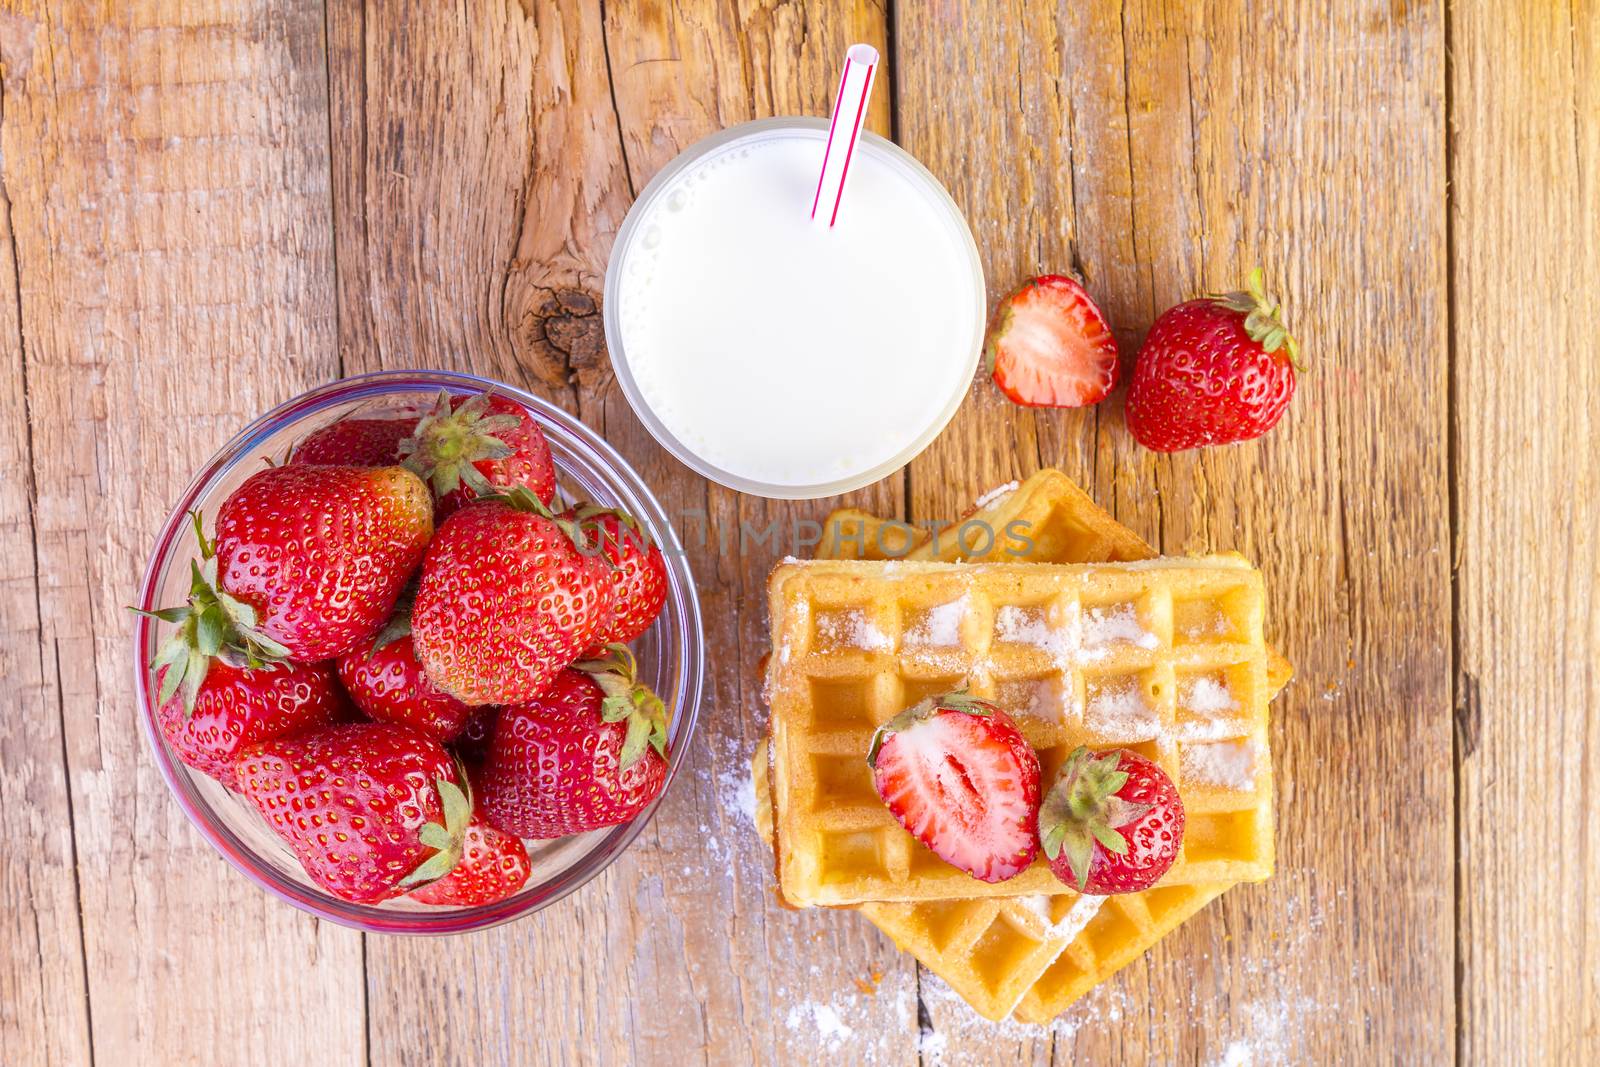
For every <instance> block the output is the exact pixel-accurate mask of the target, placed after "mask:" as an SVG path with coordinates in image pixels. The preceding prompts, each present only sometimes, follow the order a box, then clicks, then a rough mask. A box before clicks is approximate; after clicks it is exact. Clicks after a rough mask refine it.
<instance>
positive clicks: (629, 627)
mask: <svg viewBox="0 0 1600 1067" xmlns="http://www.w3.org/2000/svg"><path fill="white" fill-rule="evenodd" d="M564 517H565V518H569V519H571V520H573V521H574V522H579V523H590V524H592V525H593V529H594V530H595V533H596V536H597V537H598V538H599V541H600V547H601V550H602V551H603V552H604V553H605V557H606V561H607V562H608V563H610V564H611V587H612V592H613V596H612V599H611V612H610V615H609V617H608V619H607V621H606V624H605V626H604V628H603V630H602V633H601V635H600V637H599V638H598V639H596V641H595V647H594V649H592V650H591V651H590V652H589V653H586V656H587V657H589V658H593V657H596V656H598V655H600V654H601V649H602V648H603V647H604V646H605V645H609V644H624V645H625V644H627V643H628V642H630V641H632V640H633V639H634V638H636V637H638V636H639V635H640V634H642V633H644V632H645V631H646V630H648V629H649V628H650V624H651V623H653V622H655V621H656V616H658V615H660V614H661V608H662V607H663V606H664V605H665V604H666V602H667V562H666V559H665V558H664V557H663V556H662V554H661V548H660V546H659V545H657V544H656V543H655V541H654V539H652V538H651V536H650V534H649V533H648V532H646V531H645V528H644V526H643V525H642V524H641V523H640V522H639V520H638V519H636V518H634V517H633V516H632V515H629V514H628V513H627V512H625V511H621V510H619V509H617V508H606V507H600V506H598V505H595V504H582V505H579V506H578V507H576V508H573V509H572V510H570V511H568V512H566V513H564Z"/></svg>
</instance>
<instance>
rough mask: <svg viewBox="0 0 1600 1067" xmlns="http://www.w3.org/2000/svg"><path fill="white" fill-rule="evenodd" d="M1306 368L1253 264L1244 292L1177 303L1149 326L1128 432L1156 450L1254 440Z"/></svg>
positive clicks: (1283, 406)
mask: <svg viewBox="0 0 1600 1067" xmlns="http://www.w3.org/2000/svg"><path fill="white" fill-rule="evenodd" d="M1304 369H1305V366H1304V364H1303V363H1302V362H1301V360H1300V349H1299V346H1298V345H1297V344H1296V343H1295V339H1294V338H1293V337H1291V336H1290V335H1289V331H1288V330H1287V329H1286V328H1285V327H1284V324H1283V319H1282V308H1281V307H1280V305H1279V304H1278V303H1277V302H1276V301H1274V300H1273V299H1272V298H1271V297H1269V296H1268V295H1267V291H1266V283H1265V281H1264V278H1263V275H1262V272H1261V268H1259V267H1257V268H1256V269H1255V270H1253V271H1251V272H1250V278H1249V281H1248V282H1247V283H1246V286H1245V288H1244V290H1242V291H1240V292H1234V293H1226V294H1222V295H1220V296H1211V297H1207V298H1206V299H1204V300H1190V301H1188V302H1187V303H1183V304H1179V305H1178V306H1176V307H1173V308H1169V309H1168V310H1167V311H1165V312H1163V313H1162V315H1161V317H1160V318H1158V319H1157V320H1156V322H1155V325H1154V326H1152V327H1150V332H1149V334H1147V335H1146V336H1145V340H1144V345H1143V346H1142V347H1140V349H1139V358H1138V361H1137V363H1136V364H1135V366H1134V371H1133V384H1132V385H1131V386H1130V387H1129V389H1128V406H1127V416H1128V429H1129V430H1130V431H1132V433H1133V436H1134V438H1135V439H1136V440H1137V441H1138V442H1139V443H1140V444H1141V445H1143V446H1144V447H1146V448H1148V449H1151V450H1153V451H1156V452H1178V451H1182V450H1184V449H1189V448H1199V447H1202V446H1204V445H1225V444H1232V443H1234V442H1237V441H1249V440H1252V439H1254V438H1257V437H1260V436H1261V435H1262V434H1264V433H1266V432H1267V431H1268V430H1270V429H1272V428H1273V427H1274V426H1276V425H1277V424H1278V421H1279V420H1280V419H1282V418H1283V414H1284V412H1285V411H1287V410H1288V408H1289V401H1290V400H1291V399H1292V398H1293V397H1294V390H1295V381H1296V379H1295V374H1296V372H1297V371H1303V370H1304Z"/></svg>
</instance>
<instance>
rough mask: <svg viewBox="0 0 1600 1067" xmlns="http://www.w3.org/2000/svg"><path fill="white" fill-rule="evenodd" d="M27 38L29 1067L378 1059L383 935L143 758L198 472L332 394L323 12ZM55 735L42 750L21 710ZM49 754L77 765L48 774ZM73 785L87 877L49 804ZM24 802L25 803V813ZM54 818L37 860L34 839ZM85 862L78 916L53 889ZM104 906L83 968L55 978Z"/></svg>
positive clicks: (249, 9) (11, 642)
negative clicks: (170, 572) (167, 585)
mask: <svg viewBox="0 0 1600 1067" xmlns="http://www.w3.org/2000/svg"><path fill="white" fill-rule="evenodd" d="M5 33H6V38H5V39H6V42H7V47H6V52H5V75H4V76H5V82H4V90H5V101H4V123H3V127H0V148H3V151H4V170H3V178H4V188H5V191H6V195H7V199H8V201H9V214H10V231H11V232H10V238H11V240H10V247H11V248H12V249H13V250H14V258H15V265H16V278H17V286H16V288H15V289H9V290H8V293H10V294H11V296H12V297H13V298H14V296H15V294H16V293H17V292H20V305H19V306H20V311H21V315H20V337H21V351H22V355H23V357H24V361H23V364H22V366H21V368H20V371H21V375H22V376H23V377H24V378H25V380H26V383H27V405H28V414H29V426H30V427H31V451H30V455H29V456H28V457H26V458H25V459H24V461H23V464H22V466H21V468H20V469H21V470H22V471H23V472H25V473H24V474H23V476H22V477H21V478H17V477H12V478H8V479H7V481H8V483H9V488H8V489H7V490H6V493H7V495H6V497H5V500H6V502H7V503H6V507H7V510H8V518H9V517H11V516H12V515H15V514H16V508H17V506H18V503H19V501H18V500H17V498H16V496H15V490H16V489H17V488H20V487H26V488H27V490H28V491H29V493H30V497H31V499H30V500H29V501H28V503H29V505H31V515H32V527H33V528H32V534H33V538H34V542H35V547H34V551H35V552H36V554H37V567H38V570H37V575H38V579H37V600H36V603H37V615H36V616H35V614H34V611H33V610H32V606H31V605H30V604H29V603H28V601H29V599H30V598H29V597H28V595H27V594H26V591H24V592H23V594H22V595H21V596H20V597H19V596H18V594H17V593H16V592H15V591H13V590H12V589H11V588H10V586H9V585H8V592H7V604H8V607H9V605H11V604H12V603H16V602H17V601H18V600H19V599H20V600H21V601H22V604H23V607H24V609H25V610H24V611H23V612H22V613H20V614H19V615H17V616H12V615H11V613H10V611H9V610H8V611H7V613H6V622H7V626H6V629H7V638H6V641H7V656H8V659H10V657H12V656H15V657H16V658H15V659H10V663H9V664H8V666H14V667H15V668H16V671H17V673H16V675H13V674H12V671H11V670H10V669H8V670H7V671H6V674H7V682H6V685H7V687H8V689H7V691H8V693H10V692H16V693H17V695H18V696H19V697H20V698H21V699H22V706H21V707H20V708H8V712H7V716H6V718H7V720H8V725H7V726H6V727H4V728H0V729H5V730H6V731H7V733H8V734H9V735H11V736H12V738H14V740H8V741H7V746H6V783H7V784H6V801H7V803H6V809H7V815H6V818H7V819H8V822H7V824H6V829H7V830H8V832H11V833H16V834H18V835H19V837H20V835H23V834H27V835H28V836H25V837H20V839H21V840H22V841H24V843H25V847H26V845H27V843H30V842H32V841H34V840H37V842H38V844H37V846H34V847H31V848H30V852H31V853H32V855H31V860H32V863H31V864H30V866H29V870H30V871H31V874H30V875H29V876H28V877H29V880H30V882H31V885H29V886H28V887H27V889H26V891H24V892H22V893H21V894H20V895H18V896H13V895H11V891H10V890H11V889H12V888H13V886H14V883H13V877H14V876H13V875H12V874H11V873H10V868H9V866H8V874H7V885H8V892H7V902H6V912H7V915H8V919H7V926H8V927H10V926H11V925H12V924H13V923H14V922H15V920H13V919H11V918H10V916H11V915H12V914H13V913H12V908H13V907H14V906H20V907H21V908H23V909H29V908H32V909H33V910H34V913H35V914H36V915H37V925H38V934H37V936H36V940H37V941H38V942H39V953H40V963H41V966H42V967H43V968H44V971H45V973H44V974H43V975H42V976H40V977H38V978H36V979H35V982H36V983H41V984H42V991H41V994H40V995H36V994H34V993H32V992H29V991H28V990H27V989H22V990H19V992H20V993H21V994H22V996H21V998H20V999H19V1000H18V1001H17V1002H16V1003H15V1011H16V1012H17V1013H18V1014H19V1015H20V1013H22V1012H24V1011H27V1012H29V1013H30V1015H31V1016H33V1017H30V1018H26V1019H22V1018H19V1019H17V1020H15V1021H13V1020H12V1018H11V1013H12V1011H13V1008H12V1001H11V1000H10V998H9V996H8V997H7V1009H6V1010H7V1018H8V1022H7V1032H8V1035H9V1033H10V1032H11V1030H12V1028H13V1027H17V1026H21V1027H25V1028H29V1029H31V1030H33V1031H34V1033H35V1034H36V1035H37V1037H38V1038H40V1039H41V1040H40V1041H39V1043H37V1044H36V1043H34V1042H33V1041H30V1040H28V1039H27V1037H28V1035H27V1034H26V1033H25V1034H24V1040H23V1042H22V1044H21V1045H20V1046H16V1045H12V1044H10V1043H9V1042H8V1044H7V1052H6V1053H5V1054H4V1057H3V1058H5V1059H6V1060H7V1061H8V1062H9V1061H11V1060H12V1059H13V1052H14V1050H16V1049H18V1048H20V1056H21V1058H22V1060H23V1061H24V1062H31V1061H38V1062H59V1063H65V1064H80V1063H86V1062H88V1056H87V1050H86V1049H85V1048H84V1032H85V1025H86V1022H87V1026H88V1033H89V1035H91V1036H92V1040H93V1044H94V1051H95V1056H96V1058H97V1059H98V1061H99V1062H102V1063H132V1062H148V1063H222V1062H227V1063H263V1064H265V1063H283V1062H300V1061H307V1060H310V1059H311V1058H313V1050H326V1051H327V1053H328V1054H329V1055H331V1056H332V1057H334V1058H335V1059H343V1060H346V1061H348V1060H350V1059H353V1058H356V1057H359V1056H360V1055H361V1054H362V1041H363V1038H362V1030H361V1013H360V1005H361V998H362V982H361V959H360V941H359V938H358V937H356V936H355V935H352V934H350V933H348V932H346V931H340V930H334V929H330V928H327V927H322V926H319V925H318V924H317V923H316V922H314V921H312V920H311V919H309V918H308V917H306V916H304V915H302V914H300V913H298V912H295V911H293V910H291V909H288V908H285V907H283V906H282V905H280V904H278V903H277V902H275V901H272V900H270V899H268V898H267V897H266V896H264V895H263V894H262V893H261V892H260V891H258V890H257V889H255V888H254V887H253V886H251V885H250V884H249V883H248V882H246V881H245V880H244V879H242V878H240V877H239V876H238V875H237V874H236V873H234V872H233V871H232V870H231V869H230V868H228V867H227V866H226V864H224V863H223V862H222V860H221V859H220V857H218V856H217V855H216V853H215V852H214V851H213V850H212V849H211V847H210V846H209V845H208V844H206V843H205V842H203V841H202V840H201V839H200V838H199V836H198V835H197V834H195V833H194V832H192V831H191V830H190V828H189V826H188V824H187V822H186V821H185V819H184V816H183V814H182V812H181V811H180V809H179V808H178V806H177V805H176V804H174V803H172V802H171V800H170V799H169V797H168V794H167V789H166V786H165V784H164V783H163V782H162V781H161V779H160V777H159V775H158V774H157V773H156V771H155V768H154V766H153V765H152V764H151V762H150V761H149V759H148V757H147V754H146V752H145V745H144V740H143V739H142V738H141V737H140V736H139V728H138V725H137V715H136V712H135V708H134V700H133V689H132V681H133V679H132V677H131V669H132V668H131V665H130V655H129V652H130V641H129V637H128V633H129V623H128V621H127V620H128V615H127V613H126V612H125V611H124V610H123V607H122V605H123V604H124V603H125V602H127V601H128V600H131V599H132V598H133V593H134V589H135V585H136V582H137V579H138V576H139V574H140V572H141V571H142V568H143V565H144V562H145V556H146V553H147V552H148V550H149V545H150V540H151V536H152V533H153V532H154V531H155V530H156V529H157V528H158V527H159V525H160V523H161V522H162V520H163V519H164V518H165V514H166V509H167V508H168V507H169V506H170V502H171V501H172V500H173V499H174V498H175V497H176V496H177V495H178V492H179V490H180V489H181V488H182V487H183V485H184V484H185V483H186V482H187V481H188V479H189V477H190V475H191V473H192V471H193V470H194V469H195V468H196V467H197V466H198V465H199V464H200V463H201V462H202V461H203V460H204V459H205V457H206V456H207V455H209V454H210V453H211V452H212V451H213V450H214V449H215V448H216V447H217V445H218V443H219V442H221V441H223V440H224V439H226V438H227V437H228V436H230V435H231V434H232V433H233V432H234V431H235V430H237V429H238V428H239V427H240V426H241V425H242V424H243V423H244V422H245V421H246V420H247V419H248V418H249V417H251V415H252V413H255V412H259V411H261V410H264V409H265V408H267V407H270V406H271V405H273V404H275V403H277V402H279V401H280V400H283V399H285V398H287V397H288V396H289V395H292V394H293V393H295V392H297V391H299V390H301V389H303V388H305V387H306V386H308V385H309V384H311V383H312V382H315V381H321V380H325V379H326V378H328V377H329V376H331V375H332V374H333V373H334V370H335V365H334V346H333V292H332V277H333V275H332V262H331V259H332V244H331V240H330V235H331V227H330V225H329V219H328V185H327V169H326V164H325V161H324V158H323V157H324V153H325V152H326V141H327V122H326V103H325V81H324V78H323V76H322V74H321V58H320V57H321V23H320V8H319V7H317V6H314V5H307V4H300V5H292V6H285V5H281V4H267V3H259V4H258V3H251V2H244V0H239V2H233V3H223V2H215V3H204V4H200V3H195V4H184V5H182V7H181V9H180V8H179V6H178V5H174V4H157V3H129V4H118V5H113V6H110V7H108V6H107V5H102V4H90V3H68V4H60V3H49V4H37V5H31V4H30V5H24V9H23V10H21V11H18V12H14V13H13V14H12V15H10V16H8V19H7V23H6V30H5ZM23 37H27V38H31V56H26V57H25V56H24V55H23V54H22V53H20V52H19V51H17V49H16V47H15V46H16V42H17V41H18V40H19V39H21V38H23ZM0 314H6V313H0ZM8 318H9V316H8ZM9 325H10V326H11V331H9V334H10V335H9V336H8V339H7V341H6V342H5V343H6V345H7V351H8V352H12V353H15V351H16V349H15V348H14V347H11V346H12V345H14V344H15V336H16V331H17V329H18V327H19V324H18V322H17V321H16V320H15V319H14V318H10V319H9ZM18 369H19V368H17V367H15V366H13V365H8V367H7V371H6V373H7V374H8V375H10V376H12V380H13V381H15V380H16V378H15V376H16V374H17V371H18ZM7 403H8V404H9V403H10V401H8V402H7ZM8 432H9V423H8ZM7 447H14V446H13V445H8V446H7ZM30 465H31V471H30V470H29V467H30ZM10 546H11V542H10V541H9V539H8V545H7V549H6V552H7V557H6V558H7V560H8V576H9V574H10V559H11V555H10V553H11V551H12V549H11V547H10ZM30 619H36V620H37V621H36V622H34V621H29V620H30ZM13 627H14V628H13ZM30 630H31V631H32V633H31V634H30V633H29V631H30ZM24 637H28V638H31V640H32V642H33V644H34V647H33V648H31V649H24V648H22V647H20V645H19V644H17V643H16V642H18V641H20V640H21V639H22V638H24ZM12 686H16V687H17V688H16V689H15V690H13V689H12V688H11V687H12ZM35 714H36V715H37V718H35V719H33V720H32V721H31V722H30V723H28V724H27V725H24V726H22V727H21V730H20V733H16V732H15V731H16V729H17V728H16V727H15V726H13V725H11V720H13V716H14V715H30V716H32V715H35ZM57 723H59V728H60V729H61V730H62V731H63V733H62V735H61V736H60V737H59V738H51V735H52V734H54V733H55V731H56V729H57V725H56V724H57ZM46 739H49V741H48V743H49V744H53V745H54V746H55V747H56V749H57V753H56V756H55V760H56V764H55V766H54V767H48V768H47V769H45V768H34V769H33V770H31V771H30V769H29V759H30V757H37V756H40V755H42V753H40V752H39V751H38V747H39V744H40V743H41V742H45V741H46ZM13 744H17V745H18V748H13V747H12V746H13ZM14 756H20V757H21V762H20V763H19V764H14V763H13V757H14ZM63 757H64V763H63V762H62V759H63ZM18 767H20V776H19V777H16V778H13V774H14V772H16V770H17V768H18ZM63 775H64V776H65V779H66V781H67V782H68V783H69V784H70V812H71V818H70V819H69V821H68V822H67V824H66V825H67V827H69V828H70V829H71V831H72V833H73V836H74V839H75V848H76V855H75V857H74V855H73V848H72V846H70V845H68V844H67V843H66V842H65V840H64V838H63V836H62V830H63V826H62V824H61V821H60V820H62V819H65V818H67V810H68V809H67V807H66V804H65V803H64V802H63V801H62V800H60V799H59V798H57V797H55V796H53V794H52V789H51V782H52V780H55V781H57V782H59V781H60V780H61V778H62V776H63ZM30 778H31V779H32V780H31V781H30ZM24 786H26V787H27V788H28V789H29V796H30V798H31V799H30V800H28V801H21V800H19V798H16V797H14V796H13V794H12V789H13V788H21V787H24ZM57 788H58V787H57ZM13 800H18V803H17V804H16V806H15V807H13V804H12V801H13ZM30 804H32V805H45V807H43V808H42V809H41V808H30ZM42 816H48V818H49V825H40V826H37V827H35V828H34V829H35V831H36V837H35V836H34V835H33V834H30V833H29V832H28V829H29V828H28V826H27V823H26V822H24V825H22V826H16V825H14V824H13V823H12V822H11V821H9V820H11V819H15V818H19V817H20V818H22V819H24V820H27V821H31V820H33V819H39V818H41V817H42ZM10 839H11V840H18V838H10ZM74 859H75V860H76V864H77V874H78V881H79V886H80V901H78V902H74V901H73V900H72V899H71V897H70V895H69V891H68V890H66V889H63V888H61V887H59V886H56V887H52V882H53V881H63V880H65V879H66V875H65V874H64V873H63V869H64V868H66V867H67V866H68V865H70V864H71V863H72V862H73V861H74ZM58 875H59V877H57V876H58ZM80 903H81V909H82V925H83V931H82V947H81V950H79V951H81V953H82V957H81V962H80V963H78V964H73V963H71V962H70V961H56V960H54V959H52V955H53V953H54V952H55V951H56V948H55V945H56V944H57V943H59V941H60V940H62V939H67V940H68V941H69V944H70V940H71V939H72V938H73V936H74V935H73V929H72V928H73V926H74V925H75V921H74V918H75V917H74V916H73V915H72V912H74V911H76V910H77V908H78V906H79V904H80ZM21 914H26V910H24V911H23V912H22V913H21ZM11 957H12V950H11V946H10V944H9V942H8V946H7V951H6V958H7V959H10V958H11ZM85 974H86V975H87V981H86V982H85V980H84V977H83V976H84V975H85ZM8 992H9V990H8ZM330 1004H339V1005H350V1006H353V1010H350V1011H343V1010H341V1011H339V1012H336V1013H330V1012H328V1011H327V1005H330ZM41 1015H42V1018H40V1017H38V1016H41ZM283 1018H294V1019H299V1018H317V1019H318V1020H319V1025H318V1026H317V1027H315V1028H314V1029H312V1028H302V1027H297V1026H283V1025H281V1024H280V1022H279V1020H281V1019H283ZM40 1029H44V1030H45V1031H46V1032H44V1033H38V1031H39V1030H40Z"/></svg>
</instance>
